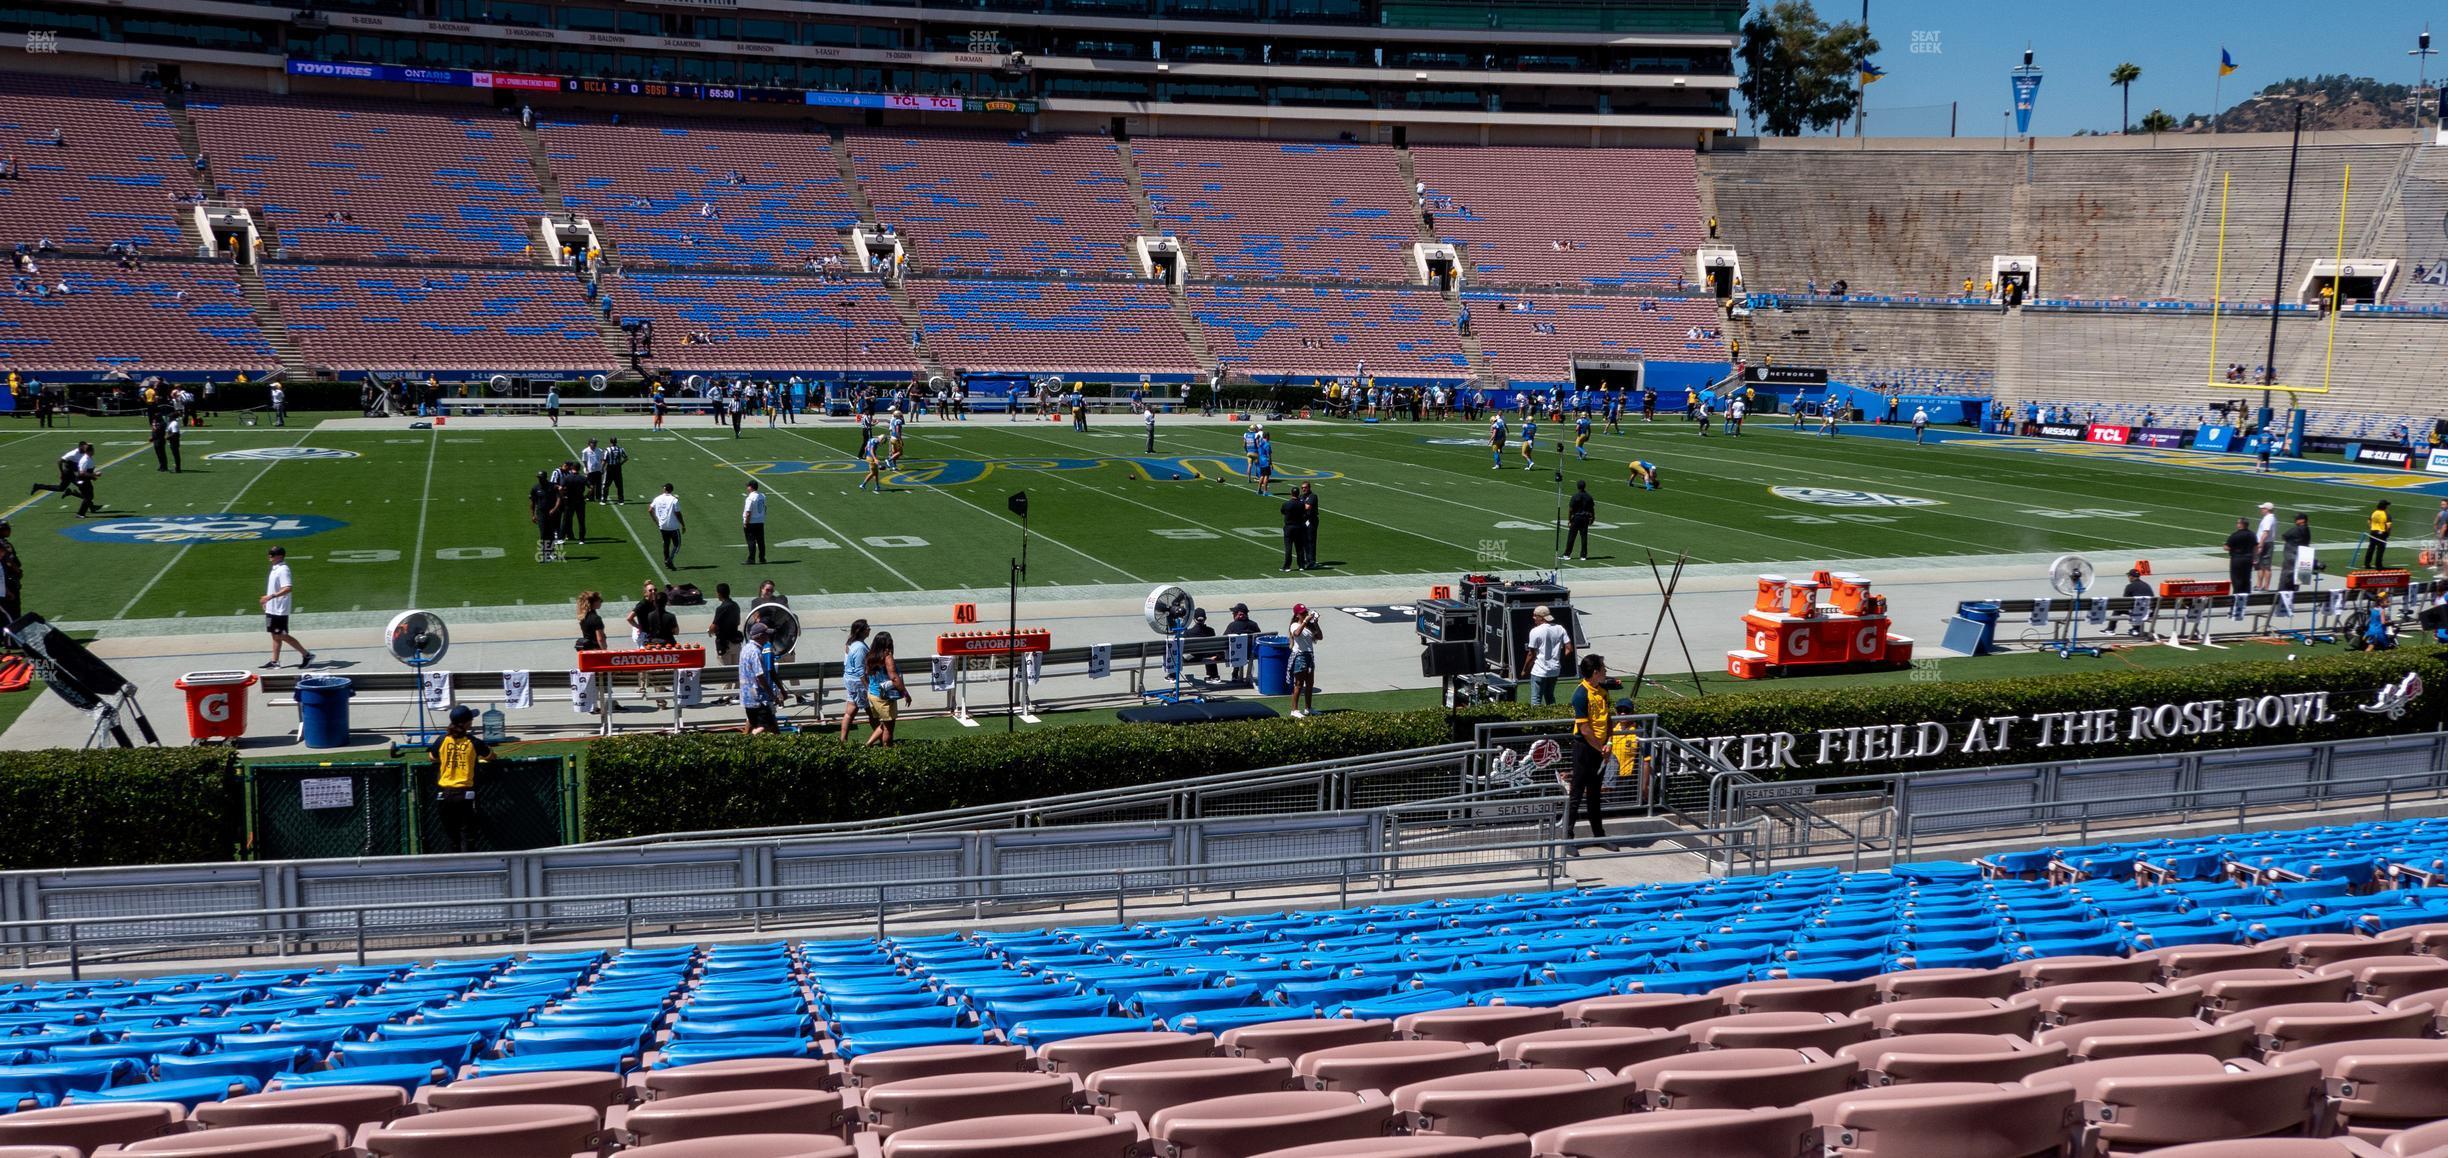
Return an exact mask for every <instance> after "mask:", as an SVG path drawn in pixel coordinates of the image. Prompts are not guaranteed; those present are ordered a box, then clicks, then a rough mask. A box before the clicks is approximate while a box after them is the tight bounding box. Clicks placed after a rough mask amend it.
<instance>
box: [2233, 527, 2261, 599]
mask: <svg viewBox="0 0 2448 1158" xmlns="http://www.w3.org/2000/svg"><path fill="white" fill-rule="evenodd" d="M2259 545H2260V539H2259V538H2258V537H2256V536H2255V535H2254V534H2253V532H2252V520H2250V519H2237V520H2236V525H2235V530H2233V531H2231V532H2228V535H2227V589H2228V590H2229V591H2231V592H2233V593H2235V594H2237V595H2242V594H2245V593H2247V592H2249V591H2251V590H2252V561H2253V549H2254V548H2255V547H2258V546H2259Z"/></svg>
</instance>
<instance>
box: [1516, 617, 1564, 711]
mask: <svg viewBox="0 0 2448 1158" xmlns="http://www.w3.org/2000/svg"><path fill="white" fill-rule="evenodd" d="M1530 622H1531V623H1532V624H1533V625H1534V626H1532V627H1531V628H1530V635H1529V638H1527V639H1526V640H1524V641H1523V647H1522V659H1521V674H1523V675H1525V676H1528V677H1530V703H1531V704H1532V705H1533V706H1538V705H1545V704H1553V703H1555V702H1556V699H1555V691H1556V680H1557V679H1559V678H1561V677H1562V676H1563V674H1564V665H1565V664H1567V663H1570V662H1572V652H1573V645H1572V633H1570V632H1568V631H1565V630H1564V627H1563V625H1561V624H1559V623H1557V622H1556V621H1555V609H1554V608H1552V607H1548V606H1546V605H1545V604H1541V605H1539V606H1537V607H1534V608H1532V609H1531V611H1530Z"/></svg>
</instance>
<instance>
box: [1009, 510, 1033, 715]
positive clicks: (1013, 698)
mask: <svg viewBox="0 0 2448 1158" xmlns="http://www.w3.org/2000/svg"><path fill="white" fill-rule="evenodd" d="M1003 506H1004V509H1006V510H1009V511H1010V512H1011V513H1013V514H1015V515H1018V516H1019V517H1020V554H1019V555H1017V556H1015V557H1013V559H1012V561H1011V589H1010V602H1009V603H1008V604H1007V609H1008V611H1009V613H1010V622H1009V624H1008V626H1009V627H1010V629H1011V630H1010V634H1008V635H1006V636H1005V637H1004V640H1003V696H1004V703H1005V705H1006V706H1007V707H1008V708H1009V710H1008V711H1007V712H1005V713H1004V715H1003V730H1004V731H1005V732H1013V731H1017V730H1018V729H1019V727H1020V583H1021V581H1022V580H1024V579H1026V578H1028V542H1029V531H1028V525H1029V524H1028V511H1029V500H1028V492H1027V491H1015V492H1013V493H1012V496H1011V497H1010V498H1008V499H1005V500H1003Z"/></svg>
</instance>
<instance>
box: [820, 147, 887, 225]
mask: <svg viewBox="0 0 2448 1158" xmlns="http://www.w3.org/2000/svg"><path fill="white" fill-rule="evenodd" d="M825 131H826V132H827V133H828V134H829V135H830V139H831V140H832V142H833V164H834V165H835V166H837V167H838V168H839V169H840V171H841V179H842V189H843V191H845V192H847V193H849V194H850V207H851V208H853V209H856V210H858V219H859V220H861V221H865V222H869V223H872V224H877V225H881V224H883V222H880V221H877V220H876V212H875V203H874V202H872V201H869V200H868V199H867V187H866V186H865V185H862V184H860V183H859V175H858V159H857V158H855V157H852V156H851V155H850V142H849V141H848V140H847V139H846V138H844V137H843V135H842V131H841V128H840V127H839V126H832V127H829V128H827V129H826V130H825Z"/></svg>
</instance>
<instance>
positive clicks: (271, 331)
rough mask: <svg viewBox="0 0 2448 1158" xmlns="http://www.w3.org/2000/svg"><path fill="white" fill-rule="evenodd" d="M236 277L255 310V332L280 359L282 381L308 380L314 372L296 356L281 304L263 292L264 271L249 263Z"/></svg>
mask: <svg viewBox="0 0 2448 1158" xmlns="http://www.w3.org/2000/svg"><path fill="white" fill-rule="evenodd" d="M237 273H238V288H239V290H240V291H241V292H243V293H245V294H246V300H247V304H248V305H249V306H251V307H253V308H254V310H255V326H256V328H257V329H260V330H262V331H263V336H264V341H265V342H266V343H267V344H269V345H270V346H271V347H272V352H273V353H274V354H276V355H278V356H279V357H280V364H281V377H282V378H284V379H287V380H289V381H293V382H295V381H302V380H304V379H306V378H308V377H311V376H312V375H313V373H314V368H313V367H312V366H310V365H308V364H307V362H306V355H305V354H303V353H301V352H299V350H298V346H297V342H296V340H295V339H292V338H291V337H290V336H289V322H288V319H286V318H283V317H282V316H281V311H280V303H279V302H276V301H273V300H272V293H271V291H270V290H268V289H266V288H264V279H263V269H262V268H261V267H260V266H258V265H257V264H255V263H254V262H248V263H246V264H244V265H240V266H238V267H237Z"/></svg>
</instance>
